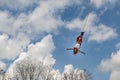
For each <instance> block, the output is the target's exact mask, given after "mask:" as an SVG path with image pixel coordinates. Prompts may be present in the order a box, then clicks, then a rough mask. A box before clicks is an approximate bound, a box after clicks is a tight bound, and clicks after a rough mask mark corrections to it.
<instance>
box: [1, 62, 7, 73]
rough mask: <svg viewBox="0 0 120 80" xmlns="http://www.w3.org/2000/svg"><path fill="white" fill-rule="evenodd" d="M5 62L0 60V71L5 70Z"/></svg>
mask: <svg viewBox="0 0 120 80" xmlns="http://www.w3.org/2000/svg"><path fill="white" fill-rule="evenodd" d="M5 68H6V64H5V63H3V62H1V61H0V71H1V70H5Z"/></svg>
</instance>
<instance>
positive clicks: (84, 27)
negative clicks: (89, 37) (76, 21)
mask: <svg viewBox="0 0 120 80" xmlns="http://www.w3.org/2000/svg"><path fill="white" fill-rule="evenodd" d="M90 3H91V5H93V0H90ZM92 10H93V9H92V8H91V11H92ZM91 11H90V12H91ZM90 12H89V13H88V15H87V16H86V17H85V20H84V22H83V28H82V32H85V30H86V25H87V22H88V19H89V16H90Z"/></svg>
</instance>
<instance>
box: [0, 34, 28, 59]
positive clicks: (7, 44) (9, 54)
mask: <svg viewBox="0 0 120 80" xmlns="http://www.w3.org/2000/svg"><path fill="white" fill-rule="evenodd" d="M28 44H29V40H28V39H27V38H26V37H25V36H23V35H22V38H21V36H17V37H16V38H15V39H10V38H9V36H8V35H5V34H3V35H0V58H1V59H15V58H16V57H17V56H18V55H19V54H20V53H21V52H22V51H23V49H24V48H25V47H26V45H28Z"/></svg>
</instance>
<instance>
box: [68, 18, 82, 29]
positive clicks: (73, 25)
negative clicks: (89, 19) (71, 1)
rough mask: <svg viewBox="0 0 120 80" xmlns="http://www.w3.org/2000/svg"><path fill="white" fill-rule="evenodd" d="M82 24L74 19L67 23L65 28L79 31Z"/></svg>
mask: <svg viewBox="0 0 120 80" xmlns="http://www.w3.org/2000/svg"><path fill="white" fill-rule="evenodd" d="M82 23H83V21H82V20H80V19H78V18H77V19H74V20H72V21H71V22H67V25H66V27H67V28H68V29H70V30H74V29H79V28H80V29H81V28H82Z"/></svg>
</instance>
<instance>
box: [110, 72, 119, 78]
mask: <svg viewBox="0 0 120 80" xmlns="http://www.w3.org/2000/svg"><path fill="white" fill-rule="evenodd" d="M110 80H120V71H113V72H112V73H111V75H110Z"/></svg>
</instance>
